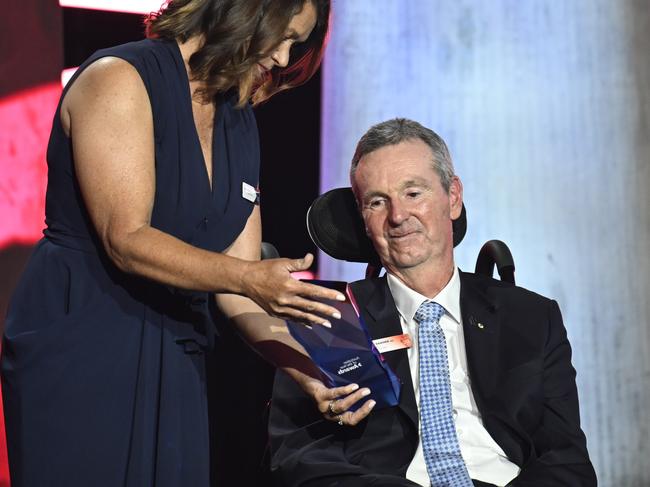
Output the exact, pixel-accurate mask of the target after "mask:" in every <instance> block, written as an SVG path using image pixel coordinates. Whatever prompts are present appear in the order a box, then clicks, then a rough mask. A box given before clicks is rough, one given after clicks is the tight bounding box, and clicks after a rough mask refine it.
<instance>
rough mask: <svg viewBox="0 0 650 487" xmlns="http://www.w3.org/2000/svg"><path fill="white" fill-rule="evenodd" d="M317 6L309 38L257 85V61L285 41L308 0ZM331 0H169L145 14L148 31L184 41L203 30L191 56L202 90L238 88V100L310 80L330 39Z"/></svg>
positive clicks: (209, 94)
mask: <svg viewBox="0 0 650 487" xmlns="http://www.w3.org/2000/svg"><path fill="white" fill-rule="evenodd" d="M307 2H311V3H312V4H313V5H314V6H315V7H316V12H317V16H318V18H317V20H316V26H315V27H314V30H313V31H312V32H311V34H310V36H309V38H308V39H307V40H306V41H305V42H304V43H301V44H296V45H295V46H294V47H292V49H291V59H290V61H289V65H288V66H287V67H286V68H283V69H282V68H278V67H275V68H273V69H272V70H271V71H270V72H268V73H267V74H266V77H265V78H264V79H263V80H262V82H261V84H258V85H256V84H255V83H256V78H255V74H254V73H255V72H256V71H255V69H254V68H255V67H256V65H257V63H258V62H259V61H261V60H262V59H265V58H267V57H268V56H270V55H271V54H272V53H273V52H274V50H275V49H276V48H277V47H278V46H279V44H280V43H281V42H282V41H283V39H284V35H285V31H286V29H287V27H288V25H289V22H290V21H291V19H292V17H293V16H294V15H296V14H297V13H299V12H300V11H301V10H302V8H303V6H304V5H305V3H307ZM329 14H330V0H170V1H169V2H168V4H167V5H166V6H164V7H163V8H161V9H160V10H159V11H158V12H154V13H152V14H150V15H149V16H147V18H146V20H145V24H146V32H147V37H149V38H162V39H169V40H175V39H178V40H180V41H181V42H185V41H187V40H188V39H189V38H191V37H193V36H202V38H203V39H204V43H203V44H202V46H201V47H200V48H199V49H198V50H197V51H196V52H195V53H194V54H192V56H191V57H190V59H189V66H190V72H191V79H192V80H200V81H203V82H205V86H204V88H202V89H200V91H198V94H199V95H200V96H201V97H202V98H203V99H204V100H205V101H210V100H212V99H213V97H214V96H215V95H216V94H218V93H223V92H226V91H228V90H230V89H232V88H236V89H237V90H238V92H239V106H243V105H244V104H245V103H246V102H248V101H249V100H250V99H252V101H253V103H259V102H261V101H263V100H266V99H267V98H269V97H270V96H272V95H273V94H275V93H277V92H279V91H282V90H285V89H288V88H292V87H295V86H298V85H300V84H302V83H304V82H305V81H307V80H308V79H309V78H311V76H312V75H313V74H314V72H315V71H316V70H317V69H318V66H319V65H320V61H321V58H322V55H323V50H324V48H325V44H326V38H327V32H328V26H329Z"/></svg>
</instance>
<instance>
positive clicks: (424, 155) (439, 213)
mask: <svg viewBox="0 0 650 487" xmlns="http://www.w3.org/2000/svg"><path fill="white" fill-rule="evenodd" d="M432 157H433V156H432V153H431V150H430V148H429V147H428V146H427V145H426V144H425V143H424V142H422V141H421V140H419V139H414V140H407V141H404V142H401V143H399V144H397V145H390V146H386V147H383V148H381V149H378V150H376V151H374V152H371V153H370V154H367V155H365V156H364V157H362V158H361V160H360V161H359V165H358V166H357V170H356V171H355V173H354V177H353V187H354V192H355V194H356V197H357V201H358V202H359V204H360V207H361V214H362V216H363V221H364V223H365V225H366V232H367V233H368V236H369V237H370V240H372V242H373V244H374V246H375V249H376V250H377V253H378V254H379V257H380V258H381V261H382V264H383V265H384V267H385V268H386V269H387V270H389V271H391V272H392V273H393V274H397V275H400V274H402V273H403V272H408V271H409V270H414V269H417V268H425V267H426V266H433V268H435V266H440V265H449V264H451V263H452V262H453V253H452V252H453V235H452V219H456V218H458V217H459V215H460V211H461V207H462V185H461V183H460V180H459V179H458V178H456V177H454V179H453V181H452V184H451V186H450V188H449V194H447V193H446V192H445V190H444V189H443V187H442V184H441V183H440V177H439V176H438V174H437V173H436V172H435V170H434V169H433V167H432V162H431V161H432Z"/></svg>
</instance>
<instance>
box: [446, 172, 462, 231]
mask: <svg viewBox="0 0 650 487" xmlns="http://www.w3.org/2000/svg"><path fill="white" fill-rule="evenodd" d="M462 209H463V183H462V182H461V181H460V178H459V177H458V176H454V177H453V178H452V180H451V184H450V185H449V216H450V218H451V219H452V220H456V219H458V217H459V216H460V212H461V210H462Z"/></svg>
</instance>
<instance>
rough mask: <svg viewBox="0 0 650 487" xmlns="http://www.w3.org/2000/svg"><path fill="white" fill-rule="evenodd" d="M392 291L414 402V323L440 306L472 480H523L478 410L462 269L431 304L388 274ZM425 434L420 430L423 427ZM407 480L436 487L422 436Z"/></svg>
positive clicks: (463, 449)
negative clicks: (424, 310) (425, 306)
mask: <svg viewBox="0 0 650 487" xmlns="http://www.w3.org/2000/svg"><path fill="white" fill-rule="evenodd" d="M387 278H388V287H389V288H390V292H391V294H392V295H393V299H394V300H395V305H396V306H397V310H398V312H399V314H400V322H401V325H402V330H403V332H404V333H408V334H409V335H410V336H411V340H412V343H413V346H412V347H411V348H410V349H409V350H408V351H407V353H408V359H409V366H410V370H411V378H412V379H413V390H414V391H415V401H416V402H417V405H418V410H419V406H420V373H419V370H420V368H419V366H420V360H419V355H418V324H417V322H416V321H415V320H414V319H413V317H414V316H415V312H416V311H417V309H418V308H419V306H420V305H421V304H422V303H423V302H425V301H435V302H436V303H438V304H439V305H441V306H442V307H444V308H445V314H443V315H442V317H441V318H440V326H441V327H442V331H443V332H444V334H445V340H446V343H447V357H448V360H449V379H450V383H451V400H452V403H453V415H454V422H455V424H456V434H457V436H458V443H459V445H460V452H461V455H462V456H463V460H464V461H465V465H466V466H467V471H468V472H469V475H470V477H471V478H472V479H475V480H480V481H483V482H488V483H490V484H494V485H497V486H504V485H506V484H507V483H508V482H510V481H511V480H512V479H514V478H515V477H516V476H517V475H518V474H519V470H520V469H519V467H518V466H517V465H515V464H514V463H512V462H510V461H509V460H508V457H506V455H505V453H504V452H503V450H502V449H501V447H500V446H499V445H498V444H497V443H496V442H495V441H494V440H493V439H492V437H491V436H490V434H489V433H488V432H487V430H486V429H485V427H484V426H483V421H482V420H481V414H480V413H479V410H478V408H477V407H476V402H475V401H474V395H473V394H472V388H471V385H470V377H469V375H468V370H467V355H466V353H465V338H464V335H463V322H462V317H461V314H460V276H459V273H458V269H457V268H455V269H454V274H453V276H452V277H451V280H450V281H449V282H448V283H447V285H446V286H445V288H444V289H443V290H442V291H440V293H438V295H437V296H435V297H434V298H433V299H429V298H427V297H426V296H423V295H421V294H419V293H417V292H416V291H413V290H412V289H410V288H409V287H407V286H406V285H405V284H404V283H403V282H402V281H400V280H399V279H398V278H396V277H395V276H393V275H391V274H388V277H387ZM418 430H419V432H420V433H421V425H418ZM406 478H407V479H409V480H411V481H413V482H415V483H417V484H420V485H423V486H426V487H428V486H429V485H430V484H431V482H430V480H429V474H428V473H427V467H426V464H425V462H424V454H423V451H422V435H421V434H419V440H418V447H417V450H416V451H415V456H414V457H413V460H412V461H411V464H410V465H409V468H408V470H407V472H406Z"/></svg>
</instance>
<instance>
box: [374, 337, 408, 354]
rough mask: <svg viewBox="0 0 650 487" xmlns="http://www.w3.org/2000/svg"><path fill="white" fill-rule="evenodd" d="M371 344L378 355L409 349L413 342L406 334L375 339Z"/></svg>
mask: <svg viewBox="0 0 650 487" xmlns="http://www.w3.org/2000/svg"><path fill="white" fill-rule="evenodd" d="M372 343H373V344H374V345H375V348H376V349H377V351H378V352H379V353H385V352H392V351H393V350H402V349H403V348H411V347H412V346H413V342H412V341H411V336H410V335H409V334H408V333H404V334H403V335H395V336H392V337H384V338H377V339H376V340H373V341H372Z"/></svg>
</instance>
